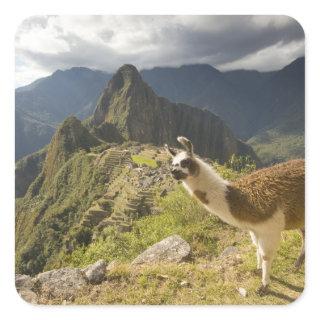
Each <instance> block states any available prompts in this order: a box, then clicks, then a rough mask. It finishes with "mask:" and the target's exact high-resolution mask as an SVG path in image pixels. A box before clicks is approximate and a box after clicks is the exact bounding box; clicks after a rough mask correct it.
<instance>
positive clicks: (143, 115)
mask: <svg viewBox="0 0 320 320" xmlns="http://www.w3.org/2000/svg"><path fill="white" fill-rule="evenodd" d="M104 123H108V124H111V125H113V126H114V127H115V128H117V130H118V131H119V133H120V135H121V136H122V137H123V139H124V140H133V141H139V142H142V143H153V144H155V145H163V144H164V143H169V144H171V145H177V141H176V137H177V136H179V135H185V136H188V138H189V139H191V140H192V141H194V144H195V150H196V152H197V153H199V154H200V155H201V156H207V157H211V158H214V159H218V160H219V161H221V162H225V161H227V160H228V159H229V158H230V156H231V155H232V154H248V155H250V156H252V158H254V159H255V160H257V158H256V156H255V155H254V153H253V152H252V150H251V149H250V148H249V147H248V146H247V145H245V144H244V143H243V142H241V141H239V140H237V139H236V138H235V137H234V136H233V134H232V132H231V131H230V130H229V128H228V127H227V126H226V125H225V124H224V123H223V121H222V120H221V119H220V118H219V117H217V116H216V115H214V114H213V113H211V112H210V111H207V110H200V109H198V108H195V107H191V106H188V105H185V104H180V103H172V102H170V101H169V100H167V99H166V98H162V97H158V96H157V95H156V94H155V93H154V91H153V90H152V89H151V87H149V86H148V85H147V84H146V83H145V82H144V81H143V80H142V77H141V75H140V74H139V72H138V70H137V69H136V68H135V67H134V66H132V65H124V66H122V67H121V68H120V69H119V70H118V72H117V73H116V74H115V75H114V76H113V78H112V79H111V80H110V81H109V84H108V87H107V88H106V90H105V91H104V93H103V94H102V95H101V97H100V99H99V102H98V104H97V108H96V110H95V113H94V116H93V120H92V124H93V126H95V127H99V126H100V125H103V124H104Z"/></svg>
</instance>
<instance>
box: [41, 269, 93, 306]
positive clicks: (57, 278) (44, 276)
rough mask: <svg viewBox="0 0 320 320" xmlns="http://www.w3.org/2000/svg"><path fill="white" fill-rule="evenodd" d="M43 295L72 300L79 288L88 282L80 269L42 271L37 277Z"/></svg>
mask: <svg viewBox="0 0 320 320" xmlns="http://www.w3.org/2000/svg"><path fill="white" fill-rule="evenodd" d="M35 281H36V285H37V287H39V292H40V293H41V295H43V296H45V297H47V298H49V299H50V298H59V299H66V300H72V299H73V297H74V295H75V293H76V292H77V290H79V289H81V288H82V287H83V286H85V285H86V284H88V279H87V278H86V276H85V274H84V273H83V272H82V271H81V270H80V269H77V268H75V269H72V268H63V269H57V270H50V271H47V272H43V273H40V274H38V275H37V276H36V278H35Z"/></svg>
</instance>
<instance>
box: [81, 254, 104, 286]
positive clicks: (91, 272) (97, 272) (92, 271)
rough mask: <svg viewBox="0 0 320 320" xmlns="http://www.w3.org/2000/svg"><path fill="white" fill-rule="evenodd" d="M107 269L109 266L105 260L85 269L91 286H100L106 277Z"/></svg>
mask: <svg viewBox="0 0 320 320" xmlns="http://www.w3.org/2000/svg"><path fill="white" fill-rule="evenodd" d="M106 267H107V264H106V262H105V261H104V260H102V259H101V260H98V261H97V262H96V263H94V264H92V265H90V266H88V267H87V268H85V269H83V272H84V273H85V275H86V277H87V279H88V281H89V282H90V283H91V284H99V283H101V282H102V281H103V280H104V278H105V275H106Z"/></svg>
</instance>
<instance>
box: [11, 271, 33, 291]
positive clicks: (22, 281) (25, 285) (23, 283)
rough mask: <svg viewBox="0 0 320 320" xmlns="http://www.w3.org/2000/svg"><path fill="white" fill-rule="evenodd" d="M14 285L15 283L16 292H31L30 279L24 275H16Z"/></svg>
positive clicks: (31, 284) (31, 283)
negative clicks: (25, 290) (26, 290)
mask: <svg viewBox="0 0 320 320" xmlns="http://www.w3.org/2000/svg"><path fill="white" fill-rule="evenodd" d="M15 283H16V289H17V290H24V289H29V290H32V288H33V285H34V283H33V281H32V278H31V277H30V276H28V275H25V274H16V277H15Z"/></svg>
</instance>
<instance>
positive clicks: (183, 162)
mask: <svg viewBox="0 0 320 320" xmlns="http://www.w3.org/2000/svg"><path fill="white" fill-rule="evenodd" d="M189 163H190V161H189V159H183V160H182V161H181V162H180V165H181V167H182V168H186V167H188V165H189Z"/></svg>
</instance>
